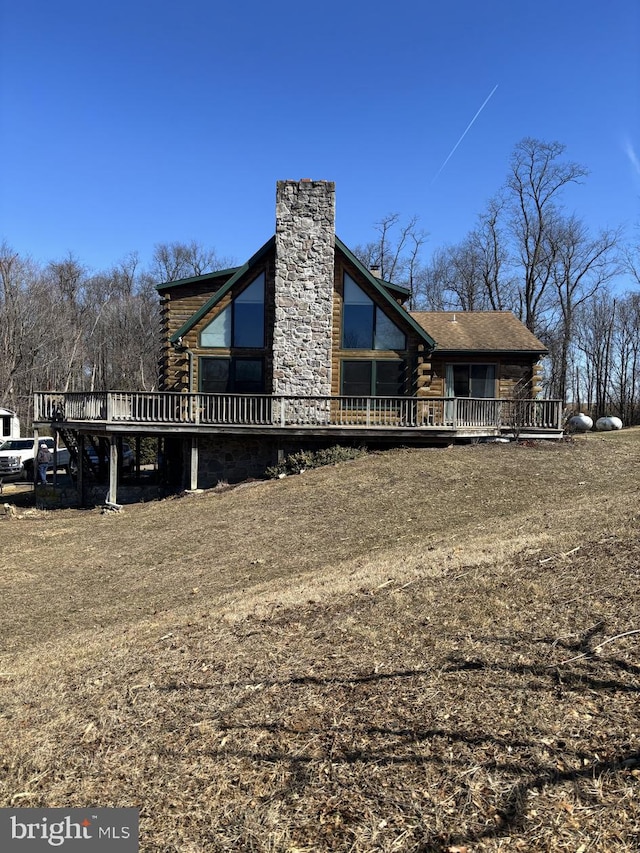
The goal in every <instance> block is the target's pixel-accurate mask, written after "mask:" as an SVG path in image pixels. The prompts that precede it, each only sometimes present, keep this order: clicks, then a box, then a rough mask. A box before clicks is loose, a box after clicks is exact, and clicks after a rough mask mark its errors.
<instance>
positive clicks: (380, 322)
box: [373, 308, 407, 350]
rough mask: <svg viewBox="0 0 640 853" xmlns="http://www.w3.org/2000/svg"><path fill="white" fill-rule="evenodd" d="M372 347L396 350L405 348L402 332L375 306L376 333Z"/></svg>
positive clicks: (405, 340) (405, 342) (405, 343)
mask: <svg viewBox="0 0 640 853" xmlns="http://www.w3.org/2000/svg"><path fill="white" fill-rule="evenodd" d="M373 348H374V349H396V350H397V349H401V350H403V349H406V348H407V339H406V337H405V335H404V332H401V331H400V329H399V328H398V327H397V326H396V324H395V323H393V322H392V321H391V320H390V319H389V318H388V317H387V315H386V314H385V313H384V311H381V310H380V308H376V334H375V341H374V345H373Z"/></svg>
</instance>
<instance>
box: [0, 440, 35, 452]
mask: <svg viewBox="0 0 640 853" xmlns="http://www.w3.org/2000/svg"><path fill="white" fill-rule="evenodd" d="M32 447H33V439H29V438H10V439H9V441H5V442H4V444H0V450H29V449H30V448H32Z"/></svg>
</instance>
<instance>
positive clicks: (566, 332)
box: [546, 216, 620, 400]
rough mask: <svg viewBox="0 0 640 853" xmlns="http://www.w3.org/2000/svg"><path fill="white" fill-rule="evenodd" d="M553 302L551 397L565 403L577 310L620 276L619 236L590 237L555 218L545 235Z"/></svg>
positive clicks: (581, 227) (577, 224) (575, 222)
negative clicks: (555, 313) (550, 260)
mask: <svg viewBox="0 0 640 853" xmlns="http://www.w3.org/2000/svg"><path fill="white" fill-rule="evenodd" d="M546 239H547V242H548V244H549V257H550V258H552V259H553V262H552V263H550V266H549V270H550V280H551V283H552V285H553V301H554V305H555V306H557V309H558V314H557V317H558V321H557V324H556V338H557V341H556V346H555V347H554V351H553V355H554V356H555V357H554V358H552V362H553V366H552V373H553V381H552V386H551V389H550V390H551V393H552V395H553V396H554V397H559V398H560V399H561V400H566V395H567V380H568V367H569V353H570V349H571V346H572V341H573V339H574V332H575V313H576V310H577V309H578V308H579V307H580V306H581V305H583V304H584V303H585V302H587V301H588V300H589V299H591V298H592V297H593V296H594V295H595V294H596V293H598V292H599V291H601V290H602V289H603V288H604V286H605V285H606V284H607V283H608V282H609V281H610V280H611V279H612V278H613V277H614V276H615V275H617V274H618V272H619V269H620V268H619V264H618V262H617V258H616V256H615V252H616V250H617V247H618V243H619V239H620V233H619V232H618V231H602V232H601V233H600V234H599V235H598V236H597V237H592V236H591V235H590V234H589V231H588V229H587V227H586V225H585V224H584V223H583V222H581V221H580V220H579V219H577V218H576V217H575V216H570V217H561V216H557V217H556V219H555V220H554V222H553V225H552V226H551V227H550V228H549V231H548V234H547V238H546Z"/></svg>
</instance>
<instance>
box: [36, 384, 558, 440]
mask: <svg viewBox="0 0 640 853" xmlns="http://www.w3.org/2000/svg"><path fill="white" fill-rule="evenodd" d="M34 423H35V424H36V425H48V424H52V425H59V427H63V426H64V428H66V429H71V430H76V431H78V432H80V433H85V434H96V435H111V434H128V435H132V434H150V435H153V434H156V435H157V434H167V433H183V434H190V435H198V434H216V433H224V434H226V435H241V434H247V433H251V434H271V435H313V436H330V435H333V436H335V437H336V438H339V437H341V436H350V437H352V438H353V437H365V438H366V437H369V438H372V439H373V438H387V439H392V440H403V441H404V440H415V441H425V442H428V441H429V440H438V439H439V440H443V439H444V440H446V439H449V440H453V439H456V438H473V437H476V438H477V437H491V436H500V435H511V436H515V437H540V438H558V437H560V436H561V435H562V403H561V401H560V400H506V399H487V398H466V397H464V398H463V397H344V396H341V397H293V396H285V395H269V394H197V393H181V392H172V391H162V392H141V391H132V392H128V391H97V392H72V393H45V392H36V394H35V395H34Z"/></svg>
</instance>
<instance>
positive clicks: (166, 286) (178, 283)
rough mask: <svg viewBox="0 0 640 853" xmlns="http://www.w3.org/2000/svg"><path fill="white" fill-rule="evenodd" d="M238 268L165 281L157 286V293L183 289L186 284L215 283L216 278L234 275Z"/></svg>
mask: <svg viewBox="0 0 640 853" xmlns="http://www.w3.org/2000/svg"><path fill="white" fill-rule="evenodd" d="M237 269H238V267H230V268H229V269H226V270H214V271H213V272H206V273H203V274H202V275H192V276H190V277H189V278H177V279H176V280H175V281H165V282H163V283H162V284H156V290H157V291H163V290H171V289H172V288H174V287H182V286H183V285H185V284H196V283H197V282H203V281H213V280H214V279H216V278H224V277H225V276H228V275H233V274H234V273H235V272H236V270H237Z"/></svg>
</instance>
